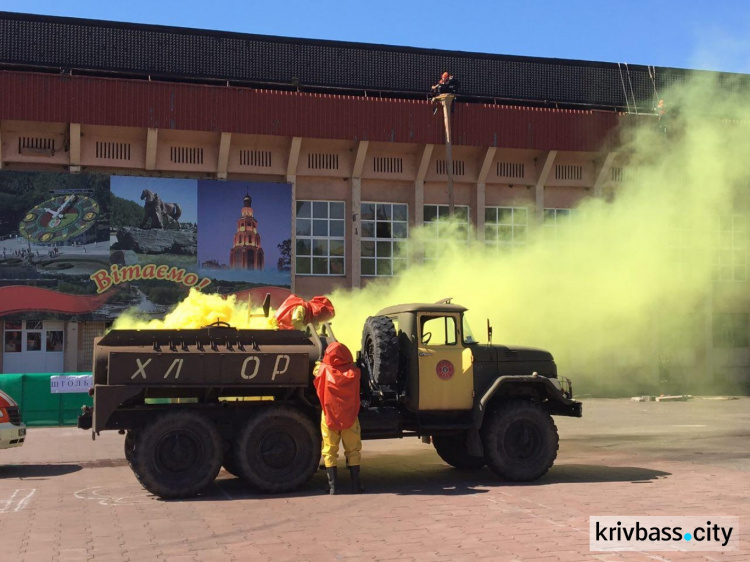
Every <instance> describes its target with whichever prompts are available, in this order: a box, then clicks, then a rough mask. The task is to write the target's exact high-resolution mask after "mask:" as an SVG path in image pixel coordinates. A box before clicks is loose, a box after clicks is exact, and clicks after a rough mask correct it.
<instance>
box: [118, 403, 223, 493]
mask: <svg viewBox="0 0 750 562" xmlns="http://www.w3.org/2000/svg"><path fill="white" fill-rule="evenodd" d="M222 454H223V451H222V440H221V437H220V435H219V432H218V430H217V429H216V427H215V426H214V424H213V423H211V421H210V420H208V419H207V418H205V417H204V416H202V415H200V414H197V413H194V412H184V411H183V412H169V413H166V414H164V415H162V416H159V417H158V418H156V419H155V420H154V421H153V422H151V424H150V425H148V426H146V427H145V428H144V429H142V430H139V431H138V433H137V434H135V446H134V448H133V449H132V462H131V468H132V469H133V472H134V473H135V475H136V477H137V478H138V481H139V482H140V483H141V485H142V486H143V487H144V488H146V490H148V491H149V492H151V493H152V494H154V495H156V496H159V497H161V498H165V499H172V498H188V497H191V496H195V495H197V494H199V493H201V492H202V491H204V490H205V489H206V488H208V487H209V486H210V485H211V483H212V482H213V481H214V479H215V478H216V475H217V474H218V473H219V470H220V469H221V460H222Z"/></svg>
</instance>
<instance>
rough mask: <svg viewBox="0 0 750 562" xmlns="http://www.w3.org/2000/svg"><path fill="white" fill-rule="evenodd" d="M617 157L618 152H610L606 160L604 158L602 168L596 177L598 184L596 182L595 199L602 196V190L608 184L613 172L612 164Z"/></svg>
mask: <svg viewBox="0 0 750 562" xmlns="http://www.w3.org/2000/svg"><path fill="white" fill-rule="evenodd" d="M616 156H617V153H616V152H608V153H607V156H606V158H604V162H603V163H602V167H601V169H600V170H599V173H598V174H597V176H596V182H594V197H601V196H602V188H603V187H604V185H605V184H606V183H607V178H608V177H609V174H610V170H612V163H613V162H614V161H615V157H616Z"/></svg>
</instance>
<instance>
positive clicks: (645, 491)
mask: <svg viewBox="0 0 750 562" xmlns="http://www.w3.org/2000/svg"><path fill="white" fill-rule="evenodd" d="M556 422H557V424H558V427H559V429H560V435H561V442H560V453H559V455H558V459H557V462H556V464H555V466H554V467H553V468H552V469H551V470H550V472H549V474H548V475H546V476H545V477H544V478H543V479H542V480H540V481H539V482H536V483H532V484H523V485H519V484H509V483H503V482H499V481H497V480H496V479H495V478H493V476H492V474H491V473H490V472H489V470H487V469H483V470H480V471H477V472H464V471H458V470H455V469H452V468H450V467H449V466H447V465H445V464H444V463H443V462H442V461H441V460H440V459H439V458H438V456H437V454H436V453H435V452H434V450H433V448H432V446H430V445H426V444H423V443H422V442H421V441H420V440H418V439H414V438H410V439H404V440H384V441H366V442H365V443H364V445H365V449H364V451H363V457H364V458H363V481H364V484H365V486H366V487H367V493H366V494H364V495H362V496H353V495H348V494H347V495H340V496H327V495H325V494H324V493H323V489H324V486H325V473H324V472H323V471H319V472H318V473H317V474H316V475H315V477H314V478H313V480H312V481H311V482H310V483H308V484H307V485H306V486H304V487H303V488H302V489H301V490H298V491H297V492H295V493H290V494H284V495H279V496H264V495H258V494H256V493H254V492H253V491H252V490H249V489H248V488H246V486H245V485H243V484H242V483H241V482H240V481H239V480H238V479H236V478H233V477H232V476H230V475H229V474H227V473H226V472H224V471H222V472H221V473H220V474H219V478H218V480H217V481H216V483H215V484H214V486H213V487H212V488H211V489H210V490H209V492H208V493H207V494H206V495H205V496H203V497H200V498H197V499H192V500H183V501H162V500H159V499H157V498H155V497H153V496H151V495H150V494H149V493H148V492H146V491H145V490H143V488H141V487H140V485H139V484H138V483H137V482H136V480H135V477H134V476H133V474H132V473H131V471H130V469H129V468H128V466H127V463H126V462H125V459H124V457H123V452H122V449H123V447H122V446H123V436H121V435H118V434H117V433H114V432H107V433H104V434H102V435H101V436H100V437H99V438H97V440H96V441H92V440H91V436H90V433H89V432H85V431H81V430H78V429H75V428H30V429H29V433H28V438H27V442H26V444H25V445H24V446H23V447H21V448H19V449H13V450H5V451H0V456H1V457H2V465H0V530H1V531H2V535H1V536H2V542H3V547H4V553H5V557H6V558H9V559H12V560H16V561H21V562H32V561H40V562H41V561H44V562H48V561H54V562H68V561H70V562H72V561H80V560H97V561H110V560H112V561H127V560H129V561H132V562H136V561H137V562H142V561H150V560H154V561H156V560H158V561H172V562H178V561H179V562H182V561H206V562H210V561H233V560H237V561H240V560H273V561H277V562H281V561H287V560H289V561H297V560H379V561H382V560H399V561H409V560H420V561H422V560H425V561H428V560H476V559H487V560H502V561H505V560H507V561H510V560H523V561H532V560H538V561H540V562H541V561H545V562H546V561H549V562H553V561H556V560H559V561H577V560H643V561H649V560H658V561H664V560H691V561H692V560H736V561H740V560H750V550H748V548H750V544H749V541H750V531H748V525H747V523H746V522H747V521H750V446H749V445H748V444H749V443H750V398H741V399H739V400H708V399H696V400H692V401H689V402H676V403H655V402H646V403H636V402H631V401H629V400H594V399H590V400H584V418H583V419H571V418H556ZM343 476H344V478H343V480H344V482H345V483H346V484H348V478H347V475H346V474H344V475H343ZM591 515H643V516H645V515H651V516H654V515H700V516H703V515H708V516H710V515H733V516H738V517H739V518H740V531H739V532H740V550H739V551H734V552H730V553H718V552H707V553H701V554H700V555H699V554H697V553H668V552H613V553H601V552H590V551H589V516H591Z"/></svg>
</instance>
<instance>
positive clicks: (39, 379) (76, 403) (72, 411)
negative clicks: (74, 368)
mask: <svg viewBox="0 0 750 562" xmlns="http://www.w3.org/2000/svg"><path fill="white" fill-rule="evenodd" d="M90 374H91V373H26V374H9V375H0V390H2V391H3V392H6V393H7V394H9V395H10V396H11V397H12V398H13V399H14V400H15V401H16V402H18V405H19V407H20V410H21V419H22V420H23V422H24V423H25V424H26V425H28V426H71V425H76V423H77V422H78V415H79V414H80V413H81V407H82V406H91V405H92V404H93V399H92V398H91V396H89V395H88V393H87V392H76V393H59V394H52V392H51V391H50V379H51V378H52V377H54V376H60V375H90Z"/></svg>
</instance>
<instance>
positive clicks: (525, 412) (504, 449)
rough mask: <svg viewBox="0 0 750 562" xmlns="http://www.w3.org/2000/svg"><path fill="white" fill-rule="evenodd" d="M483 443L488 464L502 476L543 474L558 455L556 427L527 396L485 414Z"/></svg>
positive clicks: (526, 477) (525, 479) (523, 478)
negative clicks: (487, 414)
mask: <svg viewBox="0 0 750 562" xmlns="http://www.w3.org/2000/svg"><path fill="white" fill-rule="evenodd" d="M482 445H483V447H484V456H485V460H486V461H487V466H489V467H490V469H491V470H492V472H494V473H495V474H497V475H498V476H499V477H500V478H503V479H505V480H511V481H514V482H528V481H531V480H536V479H537V478H540V477H542V476H543V475H544V474H545V473H546V472H547V471H548V470H549V468H550V467H551V466H552V463H554V462H555V458H556V457H557V447H558V435H557V427H555V423H554V422H553V421H552V418H551V417H550V415H549V414H548V413H547V412H545V411H544V410H543V409H542V408H541V407H540V406H538V405H536V404H534V403H533V402H531V401H528V400H508V401H505V402H502V403H500V404H499V406H498V408H497V409H496V410H494V411H492V412H490V414H489V419H487V418H485V422H484V425H483V427H482Z"/></svg>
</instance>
